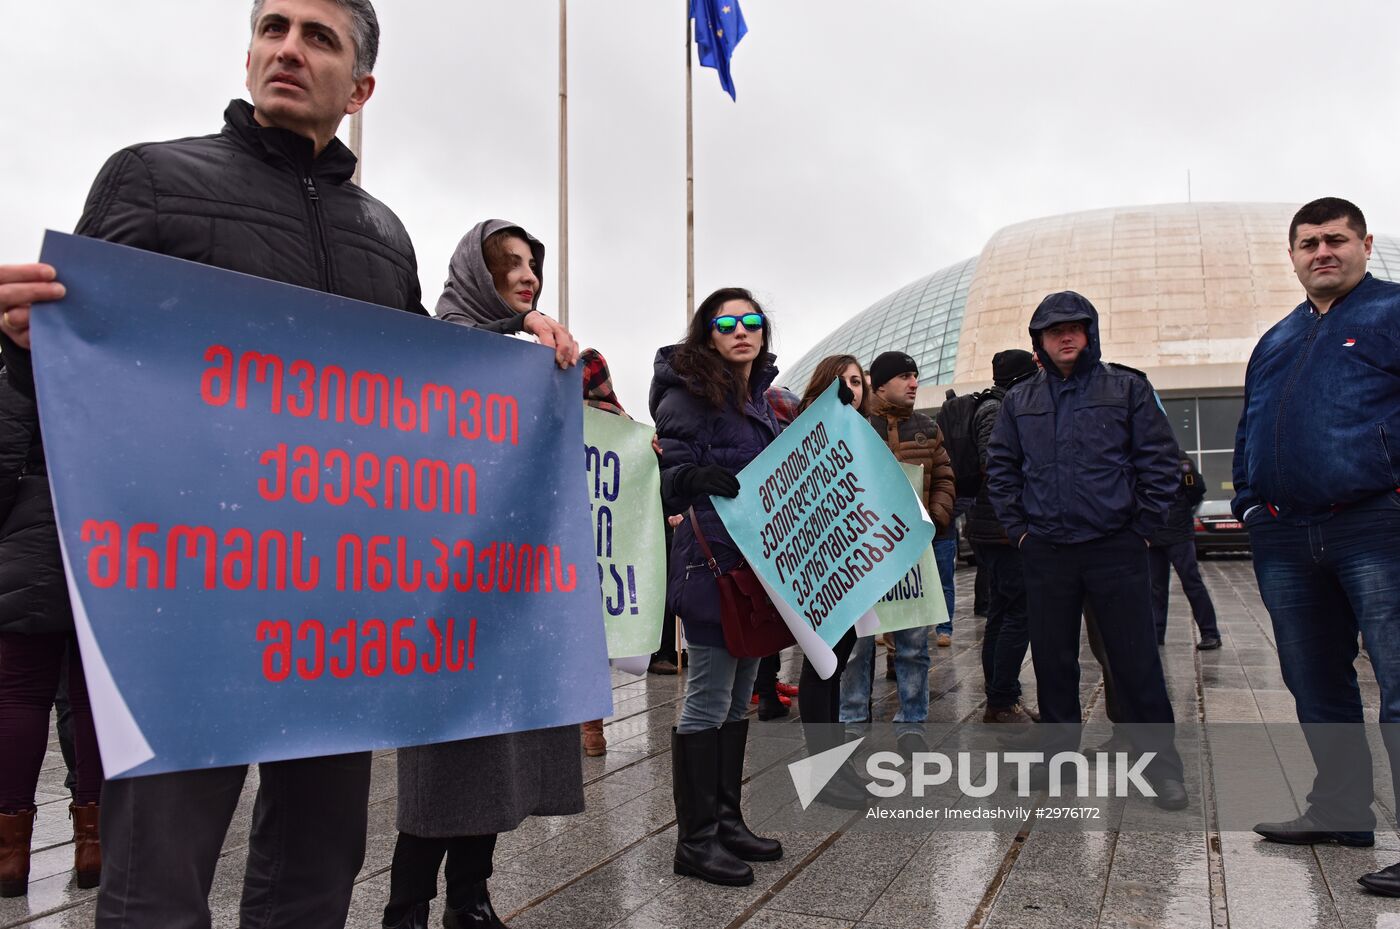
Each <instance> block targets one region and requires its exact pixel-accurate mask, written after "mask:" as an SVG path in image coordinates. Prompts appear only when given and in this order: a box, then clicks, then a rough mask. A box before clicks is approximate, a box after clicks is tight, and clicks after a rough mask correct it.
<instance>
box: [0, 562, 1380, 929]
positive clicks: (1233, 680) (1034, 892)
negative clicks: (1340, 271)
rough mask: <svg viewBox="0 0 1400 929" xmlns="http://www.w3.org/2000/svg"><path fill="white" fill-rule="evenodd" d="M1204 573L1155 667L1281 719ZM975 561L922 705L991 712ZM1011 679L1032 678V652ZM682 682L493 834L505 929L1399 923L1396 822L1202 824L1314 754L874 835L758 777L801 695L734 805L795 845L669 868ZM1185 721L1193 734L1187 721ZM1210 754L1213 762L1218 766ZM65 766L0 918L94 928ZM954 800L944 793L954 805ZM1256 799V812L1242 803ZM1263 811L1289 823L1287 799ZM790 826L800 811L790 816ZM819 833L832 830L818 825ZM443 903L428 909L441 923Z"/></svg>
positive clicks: (1246, 594)
mask: <svg viewBox="0 0 1400 929" xmlns="http://www.w3.org/2000/svg"><path fill="white" fill-rule="evenodd" d="M1202 570H1203V574H1204V576H1205V578H1206V581H1207V584H1208V586H1209V588H1210V590H1211V593H1212V596H1213V598H1214V599H1215V603H1216V607H1217V612H1218V614H1219V618H1220V624H1221V628H1222V632H1223V634H1224V640H1225V647H1224V648H1222V649H1221V650H1219V651H1216V652H1206V653H1198V652H1196V651H1195V650H1194V641H1195V629H1194V627H1193V625H1192V623H1191V620H1190V615H1189V610H1188V607H1187V604H1186V601H1185V598H1184V596H1183V595H1182V593H1181V590H1180V588H1179V586H1174V589H1173V598H1172V608H1171V612H1170V622H1169V627H1168V635H1167V644H1166V646H1164V648H1163V666H1164V669H1165V671H1166V674H1167V678H1168V690H1169V692H1170V694H1171V696H1172V700H1173V705H1174V707H1175V708H1176V712H1177V718H1178V720H1179V721H1182V722H1183V723H1185V722H1187V721H1194V720H1197V719H1203V720H1204V721H1206V722H1207V723H1209V724H1210V725H1211V726H1214V725H1216V724H1217V723H1220V724H1225V723H1256V724H1257V723H1260V722H1270V723H1272V722H1278V723H1292V722H1293V721H1294V720H1295V716H1294V708H1293V701H1292V698H1291V697H1290V696H1289V694H1288V693H1287V691H1286V689H1284V686H1283V680H1282V675H1281V674H1280V672H1279V668H1278V658H1277V650H1276V649H1275V647H1274V644H1273V632H1272V628H1271V626H1270V624H1269V620H1268V616H1267V614H1266V613H1265V611H1264V609H1263V606H1262V604H1261V603H1260V601H1259V597H1258V592H1257V589H1256V587H1255V582H1254V575H1253V568H1252V565H1251V563H1250V561H1249V560H1248V559H1245V558H1234V559H1221V560H1208V561H1204V562H1202ZM972 578H973V575H972V572H971V571H969V570H967V569H965V568H962V569H960V570H959V573H958V575H957V582H958V598H957V599H958V608H957V610H956V611H955V613H954V622H955V632H954V645H953V647H952V648H948V649H941V648H937V647H931V648H930V651H931V654H932V658H933V662H932V667H931V670H930V675H929V689H930V693H931V700H930V712H929V717H930V721H931V722H937V723H954V724H956V723H960V722H963V721H964V720H967V719H970V718H980V714H981V710H982V708H983V702H982V701H983V691H982V672H981V658H980V633H981V626H982V621H981V620H980V619H978V618H975V617H973V616H972V615H971V586H972ZM798 662H799V659H798V658H796V657H794V656H793V655H791V654H789V656H787V658H786V660H785V664H784V667H783V672H782V674H783V677H784V679H786V680H790V681H794V682H795V681H796V679H797V672H798ZM1081 665H1082V668H1083V680H1082V683H1081V700H1082V702H1083V705H1084V706H1085V707H1086V716H1087V718H1088V719H1089V720H1091V721H1102V720H1103V706H1102V701H1101V699H1100V681H1099V671H1098V668H1097V665H1096V664H1095V663H1094V661H1093V659H1092V657H1091V656H1090V655H1089V653H1088V651H1087V649H1085V651H1084V652H1083V654H1082V656H1081ZM1358 667H1359V670H1360V674H1361V677H1362V689H1363V694H1365V696H1366V699H1367V700H1368V701H1370V703H1371V708H1370V712H1369V713H1368V716H1369V717H1370V718H1374V717H1375V710H1374V702H1375V699H1376V687H1375V683H1374V678H1373V676H1372V675H1371V674H1370V669H1369V667H1368V666H1367V665H1366V663H1365V661H1364V660H1363V661H1362V662H1360V663H1359V666H1358ZM883 670H884V664H883V658H878V659H877V674H876V680H875V690H874V694H873V704H874V707H875V714H876V718H877V719H879V720H889V719H890V718H891V717H892V716H893V714H894V712H895V711H896V709H897V707H898V700H897V694H896V693H895V691H894V686H893V682H889V681H886V680H884V678H883ZM1022 682H1023V685H1024V686H1025V688H1026V690H1027V694H1028V695H1033V694H1034V686H1035V679H1034V674H1033V672H1032V670H1031V668H1030V665H1029V662H1028V663H1027V665H1026V667H1025V668H1024V669H1023V672H1022ZM682 688H683V678H682V677H680V676H676V677H658V676H648V677H646V678H644V679H641V680H637V679H634V678H630V677H626V676H624V675H621V674H615V676H614V714H613V716H612V717H611V718H610V719H609V720H608V721H607V726H606V731H607V736H608V742H609V745H608V753H607V754H606V755H605V756H602V757H600V758H586V759H584V777H585V784H586V786H585V798H586V810H585V812H584V813H583V814H581V815H579V816H573V817H550V818H544V819H531V820H527V821H526V822H525V823H524V824H523V825H522V826H521V827H520V828H519V829H517V830H516V831H514V832H512V833H509V834H506V835H503V836H501V839H500V842H499V845H498V849H497V854H496V873H495V876H494V877H493V878H492V880H491V893H492V898H493V900H494V901H495V904H496V908H497V910H498V911H499V912H500V913H501V914H502V915H503V916H505V917H506V918H507V921H508V923H509V924H510V925H511V926H512V927H515V929H542V927H562V929H613V927H626V929H663V927H674V929H738V927H739V926H744V927H749V929H797V927H802V929H924V927H928V929H994V927H1005V929H1034V927H1048V929H1077V927H1081V926H1082V927H1086V929H1087V927H1094V929H1118V927H1133V929H1137V927H1158V929H1177V927H1183V929H1185V927H1189V929H1197V927H1212V929H1225V927H1230V929H1251V927H1256V926H1257V927H1269V929H1278V927H1286V929H1295V927H1296V929H1305V927H1324V926H1325V927H1340V929H1353V927H1355V929H1362V927H1365V929H1400V901H1394V900H1386V899H1383V898H1379V897H1375V896H1372V895H1369V894H1366V893H1365V892H1363V891H1362V890H1361V889H1360V888H1359V887H1358V886H1357V885H1356V884H1355V878H1356V876H1357V875H1359V874H1362V873H1364V872H1366V871H1369V870H1373V869H1375V868H1378V867H1382V866H1384V865H1387V864H1391V863H1394V862H1395V861H1396V860H1400V835H1397V834H1396V833H1395V832H1394V831H1393V830H1390V829H1387V830H1383V831H1381V832H1379V833H1378V834H1377V847H1376V848H1375V849H1343V848H1334V847H1320V848H1317V849H1313V848H1307V847H1289V846H1279V845H1271V844H1268V843H1262V842H1260V841H1259V840H1258V839H1257V837H1256V836H1254V835H1253V834H1252V833H1250V832H1247V831H1235V832H1229V831H1227V832H1223V833H1216V832H1212V831H1211V829H1212V825H1213V822H1214V821H1213V820H1212V819H1211V815H1212V809H1219V810H1224V809H1232V810H1233V809H1237V807H1238V805H1239V804H1247V803H1248V802H1249V800H1250V799H1251V797H1250V786H1251V785H1253V786H1254V787H1255V788H1257V792H1258V794H1259V795H1260V796H1266V795H1268V794H1269V792H1270V791H1274V792H1278V791H1283V792H1284V793H1282V794H1280V795H1283V796H1287V795H1289V794H1291V796H1292V797H1293V799H1294V801H1295V803H1298V804H1301V803H1303V802H1304V796H1305V794H1306V792H1307V789H1308V786H1309V785H1308V782H1307V781H1308V778H1309V777H1310V773H1309V772H1310V768H1309V767H1308V766H1307V765H1306V764H1304V765H1302V766H1301V771H1300V770H1298V769H1296V768H1295V769H1293V770H1291V771H1290V773H1289V774H1288V775H1287V776H1285V775H1284V774H1283V773H1281V772H1280V771H1279V770H1278V768H1277V766H1276V765H1275V766H1267V765H1265V766H1261V767H1260V769H1259V771H1258V772H1257V773H1252V772H1251V771H1250V769H1249V765H1248V761H1247V759H1245V760H1241V753H1240V752H1238V751H1234V752H1229V753H1224V752H1222V751H1221V747H1220V746H1218V745H1214V746H1213V745H1211V744H1208V743H1209V739H1208V738H1207V736H1205V735H1199V736H1193V738H1199V739H1201V740H1203V741H1204V742H1206V743H1207V744H1195V745H1189V744H1183V745H1181V749H1182V755H1183V759H1184V761H1185V762H1186V766H1187V785H1188V789H1189V791H1190V793H1191V795H1192V798H1193V801H1196V802H1193V806H1192V808H1191V809H1189V810H1188V811H1185V812H1183V813H1182V814H1165V813H1162V812H1161V811H1158V810H1156V809H1155V808H1153V807H1151V806H1150V805H1146V804H1143V803H1140V802H1138V801H1133V802H1129V803H1123V802H1122V801H1111V802H1108V803H1106V804H1105V805H1104V806H1103V810H1104V815H1105V816H1108V817H1111V820H1110V824H1111V825H1115V826H1120V827H1121V828H1120V829H1118V830H1117V831H1102V830H1099V831H1074V830H1064V829H1058V828H1052V827H1051V825H1050V824H1048V823H1037V822H1036V821H1035V820H1034V819H1033V818H1032V819H1030V820H1028V821H1025V822H1012V823H1005V822H1003V823H999V824H996V825H995V826H992V827H990V828H988V829H986V830H982V831H936V832H870V831H863V830H859V829H853V830H851V831H842V827H843V824H847V823H851V822H853V820H851V819H850V818H849V816H847V815H846V814H840V815H838V814H835V813H833V814H832V815H831V816H829V817H827V818H822V817H811V816H810V815H808V814H803V815H798V813H799V811H798V809H797V807H796V806H795V805H794V803H793V802H792V801H786V800H783V799H781V796H780V793H781V792H780V791H777V790H769V789H766V788H764V786H763V785H765V784H767V785H772V784H774V783H781V782H782V779H783V778H786V777H787V774H786V770H785V766H786V763H787V762H788V761H791V760H795V759H796V758H798V757H801V747H802V738H801V728H800V724H799V721H798V720H797V719H796V714H795V711H794V713H793V715H791V716H789V717H788V718H786V719H782V720H776V721H772V722H767V723H759V722H757V721H756V720H755V721H754V722H753V723H752V724H751V737H756V736H760V735H761V736H762V738H755V740H754V742H753V743H752V744H753V750H752V751H751V752H750V755H749V757H748V759H747V764H746V769H745V773H746V775H747V776H748V777H750V778H752V779H753V785H754V787H757V788H761V789H751V791H750V798H751V799H752V801H753V802H752V803H751V804H750V808H749V809H748V810H747V811H746V814H747V816H748V818H749V821H750V823H751V824H754V825H755V826H756V827H758V828H760V830H762V828H763V824H765V823H767V824H768V826H769V827H770V828H772V829H775V830H779V831H778V832H777V833H776V835H777V836H778V837H779V838H781V839H782V840H783V842H784V846H785V850H786V855H785V857H784V858H783V860H781V861H777V862H767V863H759V864H756V865H755V866H754V870H755V874H756V880H755V883H754V884H753V885H752V886H751V887H747V888H721V887H713V886H710V885H706V884H703V883H701V882H699V881H694V880H690V879H686V878H679V877H677V876H676V875H675V874H674V873H672V869H671V853H672V850H673V848H674V844H675V813H674V809H673V806H672V797H671V774H670V763H671V760H670V740H671V727H672V726H673V725H674V722H675V715H676V709H677V704H678V701H679V699H680V696H681V693H682ZM1182 731H1187V727H1183V730H1182ZM1191 731H1193V732H1196V733H1200V732H1201V730H1200V729H1199V728H1198V727H1197V728H1195V729H1192V730H1191ZM1209 731H1210V732H1212V733H1214V732H1215V731H1216V730H1209ZM1260 732H1262V730H1260ZM1255 737H1256V735H1255V734H1253V733H1252V734H1251V735H1250V738H1255ZM1258 738H1259V739H1260V741H1259V745H1258V746H1257V748H1258V751H1259V752H1261V753H1263V752H1265V751H1268V752H1273V753H1276V754H1282V755H1284V756H1285V757H1292V756H1294V755H1296V753H1297V751H1298V748H1299V747H1298V746H1297V745H1290V744H1289V743H1288V740H1287V739H1286V738H1283V737H1280V738H1279V739H1277V740H1271V739H1270V738H1269V737H1267V736H1258ZM1238 747H1239V746H1231V748H1238ZM1253 750H1254V749H1251V751H1253ZM1222 756H1226V757H1225V760H1219V761H1217V759H1219V758H1221V757H1222ZM1261 757H1263V756H1262V755H1261ZM1376 757H1377V764H1378V768H1379V771H1378V773H1383V770H1384V763H1383V755H1382V754H1381V753H1380V752H1379V751H1377V753H1376ZM1217 765H1218V766H1217ZM65 774H66V770H65V768H64V766H63V760H62V757H61V755H60V753H59V752H58V745H57V741H56V740H54V741H53V742H52V744H51V745H50V751H49V752H48V754H47V755H46V757H45V759H44V764H43V770H42V773H41V776H40V784H39V796H38V802H39V804H40V812H39V816H38V820H37V827H36V838H35V849H36V853H35V856H34V865H33V868H34V871H33V875H34V882H33V884H32V885H31V887H30V893H29V895H28V896H27V897H22V898H15V899H10V900H0V929H10V927H19V926H24V927H25V929H76V927H88V926H91V925H92V924H93V912H94V902H93V900H94V894H93V893H92V892H90V891H79V890H77V889H76V888H75V887H74V886H73V885H72V883H71V876H72V875H71V870H70V869H71V866H72V845H71V831H70V830H71V826H70V825H69V821H68V817H67V804H68V796H67V792H66V790H65V789H64V786H63V780H64V777H65ZM1203 777H1209V778H1210V781H1209V783H1210V785H1211V788H1212V794H1211V796H1213V791H1214V790H1215V789H1216V788H1217V787H1218V788H1219V789H1220V791H1221V795H1220V796H1219V797H1218V798H1216V799H1218V806H1212V805H1210V804H1206V803H1204V802H1203V800H1204V797H1203V795H1202V793H1201V790H1202V786H1203V781H1202V778H1203ZM1251 777H1254V778H1255V780H1251ZM1240 785H1244V786H1240ZM1376 786H1377V797H1378V800H1379V802H1380V803H1381V804H1382V808H1383V810H1394V809H1395V806H1394V797H1393V794H1392V791H1391V790H1390V785H1389V783H1388V780H1387V779H1386V778H1384V777H1383V776H1382V777H1378V778H1377V785H1376ZM256 788H257V771H256V768H254V769H253V770H252V771H250V773H249V777H248V781H247V783H246V785H245V789H244V793H243V797H242V798H241V800H240V803H239V805H238V809H237V811H236V813H235V816H234V821H233V823H232V825H231V827H230V829H229V834H228V838H227V840H226V842H225V846H224V852H223V858H222V859H221V861H220V864H219V867H218V870H217V873H216V876H215V881H214V889H213V893H212V894H211V908H212V911H213V925H214V926H215V927H229V929H235V927H236V926H237V914H238V898H239V895H240V893H241V884H242V869H243V863H244V859H245V858H246V855H247V831H248V826H249V821H250V818H251V811H252V800H253V796H254V793H255V791H256ZM395 790H396V783H395V773H394V753H393V752H381V753H378V755H377V757H376V758H375V760H374V767H373V777H372V781H371V807H370V820H369V837H368V843H367V853H366V860H365V865H364V868H363V870H362V872H361V874H360V877H359V880H358V882H357V884H356V888H355V893H354V896H353V898H352V901H351V909H350V917H349V921H348V923H347V925H348V926H351V927H357V929H358V927H373V926H377V925H378V924H379V920H380V915H381V913H382V908H383V905H384V900H385V899H386V897H387V894H388V880H389V875H388V871H389V863H390V860H391V857H392V854H393V845H394V839H395V835H396V833H395V830H394V815H395V809H394V799H395V796H394V795H395ZM954 793H955V792H954ZM959 800H960V798H958V797H956V796H954V797H951V799H950V802H952V803H956V802H959ZM1259 802H1260V803H1262V801H1259ZM1231 804H1235V805H1236V806H1231ZM814 809H815V808H814ZM809 812H810V811H809ZM1254 812H1255V810H1254V809H1253V808H1249V809H1247V810H1244V812H1241V813H1240V814H1239V816H1235V817H1234V818H1236V819H1238V818H1241V817H1243V816H1245V815H1252V814H1253V813H1254ZM1259 813H1260V816H1261V817H1266V818H1279V819H1282V818H1286V817H1288V816H1291V815H1294V813H1295V811H1293V810H1286V809H1284V810H1279V809H1270V810H1267V811H1265V810H1262V809H1261V810H1259ZM1173 815H1175V817H1176V818H1173ZM1382 818H1383V819H1384V818H1385V817H1384V816H1383V817H1382ZM797 823H801V824H803V825H802V826H801V829H800V831H799V830H797V829H795V827H794V824H797ZM1183 824H1187V825H1190V828H1182V827H1183ZM817 828H820V829H824V830H826V831H811V830H813V829H817ZM440 901H441V897H440V898H439V903H440ZM438 912H440V910H438V909H436V908H435V912H434V923H436V922H437V920H438V919H439V917H438V915H437V914H438Z"/></svg>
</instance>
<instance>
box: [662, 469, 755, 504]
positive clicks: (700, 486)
mask: <svg viewBox="0 0 1400 929" xmlns="http://www.w3.org/2000/svg"><path fill="white" fill-rule="evenodd" d="M676 491H677V492H678V493H679V494H680V495H681V496H684V497H698V496H700V495H701V494H709V495H710V496H712V497H737V496H739V479H738V478H737V477H735V476H734V474H733V473H732V472H731V471H730V470H729V469H728V468H721V467H720V466H719V465H699V466H697V467H694V468H691V469H690V470H689V471H683V472H681V473H680V474H678V475H676Z"/></svg>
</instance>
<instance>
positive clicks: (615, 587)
mask: <svg viewBox="0 0 1400 929" xmlns="http://www.w3.org/2000/svg"><path fill="white" fill-rule="evenodd" d="M651 437H652V428H651V427H650V426H643V425H641V424H639V423H635V422H633V421H632V420H630V419H628V418H627V417H625V416H618V415H617V414H615V413H605V412H603V411H602V410H595V409H591V408H585V409H584V411H583V444H584V456H585V460H586V464H587V472H588V494H589V497H590V498H591V499H592V500H593V540H594V543H595V547H596V550H597V554H598V581H599V584H600V585H601V586H602V592H603V622H604V623H605V625H606V627H607V636H608V657H609V658H613V659H618V658H632V657H636V656H638V655H651V654H652V652H655V651H656V650H657V648H659V647H660V645H661V623H662V620H663V617H664V616H665V612H666V528H665V517H663V516H662V513H661V468H660V466H659V464H658V462H657V458H656V452H655V451H654V450H653V449H652V447H651Z"/></svg>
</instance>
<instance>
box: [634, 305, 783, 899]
mask: <svg viewBox="0 0 1400 929" xmlns="http://www.w3.org/2000/svg"><path fill="white" fill-rule="evenodd" d="M772 338H773V328H772V324H771V321H770V320H769V319H768V318H767V316H766V315H765V314H764V313H763V308H762V307H760V306H759V305H758V301H756V300H755V299H754V298H753V295H752V294H751V293H749V292H748V291H747V290H744V289H743V288H741V287H725V288H722V289H720V290H717V291H715V292H714V293H712V294H710V295H709V296H708V297H706V298H705V300H704V302H703V303H701V304H700V307H699V309H698V310H697V311H696V313H695V316H694V317H693V318H692V319H691V321H690V326H689V328H688V329H687V331H686V336H685V340H684V341H683V342H681V343H680V344H679V345H670V346H667V347H665V348H662V349H660V350H659V351H657V353H656V362H655V375H654V377H653V379H652V382H651V399H650V406H651V415H652V418H653V419H654V420H655V422H656V432H657V436H658V438H659V440H660V443H661V447H662V449H663V452H662V456H661V496H662V499H663V501H664V503H665V506H666V512H667V513H685V512H687V510H689V509H690V508H691V507H694V508H695V515H696V519H697V520H698V522H699V523H700V527H701V531H703V532H704V534H705V538H706V539H707V540H708V541H709V544H710V548H711V549H712V550H713V551H714V554H715V558H716V560H718V562H719V567H720V569H721V570H722V571H727V570H729V569H730V568H732V567H734V566H735V565H736V564H738V563H739V561H740V560H741V559H742V557H743V556H742V555H740V554H739V550H738V548H737V547H736V546H735V545H734V540H733V539H731V538H730V537H729V533H728V532H726V531H725V529H724V524H723V523H721V522H720V520H719V516H718V515H717V514H716V513H715V509H714V505H713V503H711V498H712V497H714V496H720V497H734V496H737V495H738V493H739V481H738V478H737V477H736V476H735V475H737V474H738V473H739V471H740V470H742V469H743V467H744V466H745V465H747V464H748V463H749V462H750V461H753V459H754V458H756V457H758V454H759V453H760V452H762V451H763V449H765V448H767V447H768V445H769V444H770V443H771V442H772V441H773V440H774V439H775V438H777V436H778V433H779V432H780V431H781V430H782V427H781V425H780V424H779V422H778V418H777V415H776V414H775V413H774V411H773V409H772V407H771V406H770V405H769V403H768V401H767V399H766V397H765V395H764V394H765V391H766V390H767V389H768V387H769V385H771V384H772V383H773V378H774V377H776V376H777V374H778V369H777V368H776V367H775V366H774V360H775V359H774V356H773V353H772V352H771V350H770V348H771V346H772ZM666 602H667V612H668V613H670V614H673V615H679V616H680V617H681V621H682V622H683V623H684V624H685V638H686V643H687V647H688V649H689V653H690V670H689V673H688V674H687V675H686V687H685V699H684V701H683V703H682V706H681V714H680V721H679V723H678V724H677V726H676V729H675V730H674V732H673V733H672V736H671V764H672V769H671V774H672V778H673V779H674V789H675V800H676V820H677V838H676V855H675V871H676V873H677V874H684V875H689V876H692V877H698V878H700V879H701V880H705V881H709V882H710V883H713V884H729V885H735V886H740V885H745V884H750V883H752V882H753V870H752V869H751V868H750V867H749V866H748V865H747V864H745V863H744V862H745V861H774V860H776V859H778V858H781V857H782V855H783V847H782V845H781V844H780V843H779V842H777V841H776V840H773V839H765V838H761V837H759V836H756V835H754V834H753V833H752V832H751V831H749V828H748V826H747V825H745V824H744V819H743V816H742V814H741V813H740V783H741V781H742V778H743V770H744V749H745V746H746V744H747V740H748V719H747V718H746V714H747V713H748V708H749V695H750V694H751V693H753V682H754V674H755V673H756V672H757V670H758V659H757V658H736V657H734V656H733V655H731V654H730V653H729V651H728V649H726V648H725V646H724V633H723V631H722V630H721V627H720V602H719V585H718V584H717V583H716V581H715V577H714V575H713V574H712V573H711V572H710V569H709V568H707V567H706V559H705V557H704V556H703V555H702V554H701V551H700V546H699V544H698V542H697V541H696V538H695V533H694V530H693V528H692V526H691V523H690V520H689V519H686V520H684V521H682V522H681V524H680V525H679V526H677V527H676V533H675V538H674V540H673V542H672V546H671V563H670V570H669V576H668V577H667V583H666Z"/></svg>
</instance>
